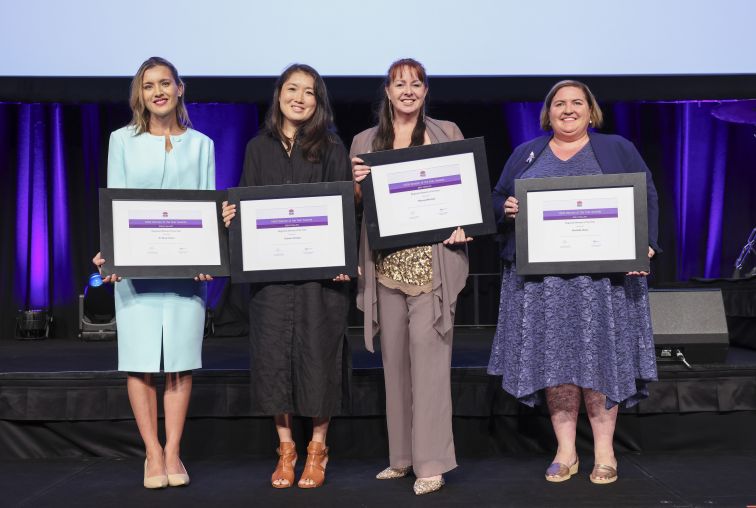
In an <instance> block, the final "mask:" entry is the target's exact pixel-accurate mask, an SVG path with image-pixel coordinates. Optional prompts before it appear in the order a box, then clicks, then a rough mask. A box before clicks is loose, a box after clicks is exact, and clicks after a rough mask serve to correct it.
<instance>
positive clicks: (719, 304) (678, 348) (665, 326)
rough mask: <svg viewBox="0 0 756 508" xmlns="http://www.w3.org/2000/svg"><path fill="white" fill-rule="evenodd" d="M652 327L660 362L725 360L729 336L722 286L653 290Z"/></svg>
mask: <svg viewBox="0 0 756 508" xmlns="http://www.w3.org/2000/svg"><path fill="white" fill-rule="evenodd" d="M648 298H649V302H650V304H651V326H652V327H653V329H654V343H655V345H656V358H657V360H659V361H662V362H666V361H680V360H681V358H680V355H679V354H678V352H679V353H682V355H683V356H682V358H684V359H686V360H687V361H688V362H689V363H691V364H694V363H699V364H701V363H721V362H724V361H725V358H726V356H727V348H728V346H729V339H728V334H727V320H726V319H725V311H724V303H723V301H722V292H721V291H720V290H719V289H690V290H664V289H659V290H651V291H649V294H648Z"/></svg>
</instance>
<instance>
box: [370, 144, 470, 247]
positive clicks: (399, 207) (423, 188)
mask: <svg viewBox="0 0 756 508" xmlns="http://www.w3.org/2000/svg"><path fill="white" fill-rule="evenodd" d="M371 175H372V179H373V192H374V195H375V201H376V203H380V206H376V215H377V218H378V227H379V230H380V234H381V236H382V237H387V236H395V235H403V234H407V233H413V232H416V231H424V230H431V229H443V228H446V229H448V230H449V231H450V232H451V230H452V229H453V228H455V227H456V226H459V225H461V224H476V223H480V222H483V216H482V214H481V206H480V199H479V196H478V182H477V177H476V170H475V158H474V155H473V153H471V152H468V153H461V154H455V155H446V156H443V157H432V158H428V159H421V160H413V161H407V162H401V163H395V164H384V165H380V166H373V167H372V168H371Z"/></svg>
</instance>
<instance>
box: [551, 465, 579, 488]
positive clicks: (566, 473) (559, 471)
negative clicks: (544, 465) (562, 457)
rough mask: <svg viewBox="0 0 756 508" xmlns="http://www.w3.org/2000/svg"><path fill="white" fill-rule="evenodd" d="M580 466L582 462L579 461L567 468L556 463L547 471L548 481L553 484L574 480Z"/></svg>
mask: <svg viewBox="0 0 756 508" xmlns="http://www.w3.org/2000/svg"><path fill="white" fill-rule="evenodd" d="M579 465H580V462H579V461H578V460H575V463H574V464H573V465H571V466H567V465H566V464H562V463H561V462H554V463H553V464H551V465H550V466H549V468H548V469H547V470H546V481H549V482H553V483H558V482H566V481H567V480H569V479H570V478H572V475H576V474H577V472H578V466H579Z"/></svg>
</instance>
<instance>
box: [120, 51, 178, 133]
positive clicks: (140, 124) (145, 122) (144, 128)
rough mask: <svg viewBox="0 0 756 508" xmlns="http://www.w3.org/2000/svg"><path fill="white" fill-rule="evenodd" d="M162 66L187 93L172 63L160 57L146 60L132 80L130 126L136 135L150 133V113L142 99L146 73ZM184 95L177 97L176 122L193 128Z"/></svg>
mask: <svg viewBox="0 0 756 508" xmlns="http://www.w3.org/2000/svg"><path fill="white" fill-rule="evenodd" d="M160 65H162V66H163V67H167V68H168V70H170V71H171V74H172V75H173V80H174V81H175V82H176V86H178V87H183V88H184V91H186V86H185V85H184V82H183V81H181V78H180V77H179V73H178V71H177V70H176V67H175V66H174V65H173V64H172V63H171V62H169V61H168V60H166V59H165V58H160V57H159V56H151V57H150V58H148V59H147V60H145V61H144V62H143V63H142V65H140V66H139V70H138V71H137V73H136V74H135V75H134V78H133V79H132V80H131V96H130V98H129V105H130V106H131V113H132V117H131V122H129V125H133V126H134V130H135V131H136V134H142V133H144V132H148V131H149V125H150V112H149V110H148V109H147V106H145V104H144V98H143V97H142V80H143V79H144V73H145V72H147V70H149V69H152V68H153V67H158V66H160ZM184 95H185V93H182V94H181V95H179V96H178V97H177V100H178V104H177V105H176V121H177V122H178V124H179V127H181V128H182V129H186V128H187V127H191V126H192V122H191V120H189V112H187V110H186V104H184Z"/></svg>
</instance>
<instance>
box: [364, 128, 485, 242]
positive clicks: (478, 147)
mask: <svg viewBox="0 0 756 508" xmlns="http://www.w3.org/2000/svg"><path fill="white" fill-rule="evenodd" d="M465 153H472V154H473V159H474V161H475V175H476V180H477V187H478V199H479V202H480V209H481V217H482V222H479V223H475V224H457V226H461V227H463V228H464V230H465V234H467V236H472V237H477V236H483V235H489V234H492V233H495V232H496V222H495V219H494V214H493V206H492V204H491V184H490V182H489V178H490V176H489V174H488V163H487V161H486V147H485V143H484V141H483V138H482V137H478V138H469V139H464V140H460V141H449V142H446V143H435V144H430V145H423V146H414V147H410V148H401V149H397V150H386V151H381V152H371V153H365V154H361V155H358V157H360V158H361V159H362V160H363V161H365V164H366V165H368V166H371V167H373V166H381V165H385V164H396V163H402V162H410V161H417V160H424V159H432V158H436V157H444V156H447V155H458V154H465ZM361 185H362V196H363V206H364V218H363V220H364V221H365V226H366V229H367V235H368V240H369V242H370V248H371V249H395V248H400V247H411V246H415V245H427V244H434V243H438V242H441V241H443V240H446V239H447V238H449V235H450V234H451V232H452V230H453V228H450V227H445V228H440V229H432V230H423V231H416V232H412V233H405V234H397V235H391V236H382V235H381V232H380V226H379V223H378V215H377V212H376V207H378V206H381V204H380V203H376V198H375V190H374V187H373V178H372V175H368V176H367V178H365V179H364V180H363V181H362V182H361ZM383 206H390V205H388V204H386V205H383Z"/></svg>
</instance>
